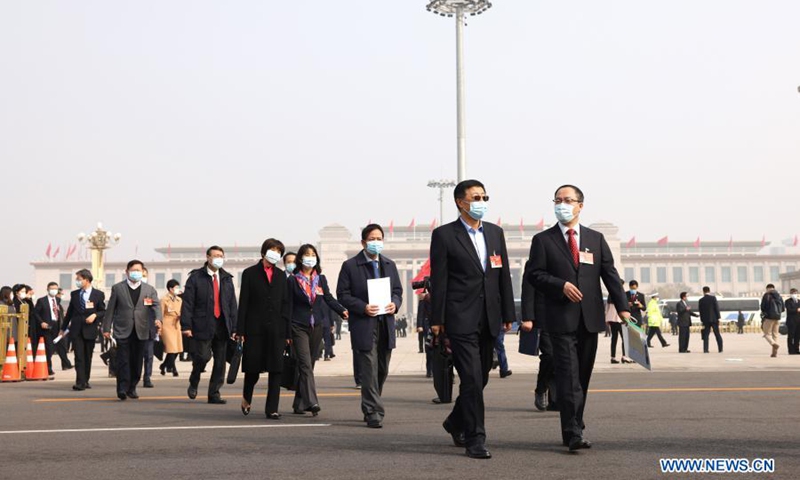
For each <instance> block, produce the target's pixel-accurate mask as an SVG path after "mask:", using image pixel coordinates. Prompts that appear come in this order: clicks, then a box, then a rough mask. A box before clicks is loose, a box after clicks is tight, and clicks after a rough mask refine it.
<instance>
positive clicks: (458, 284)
mask: <svg viewBox="0 0 800 480" xmlns="http://www.w3.org/2000/svg"><path fill="white" fill-rule="evenodd" d="M482 226H483V236H484V241H485V248H486V257H487V259H486V260H487V261H486V263H485V264H483V265H482V264H481V261H480V259H479V257H478V253H477V251H476V247H475V244H474V243H473V240H472V238H471V236H470V234H469V233H468V232H467V229H466V227H465V225H464V222H463V221H462V220H461V219H460V218H459V219H458V220H456V221H455V222H452V223H448V224H446V225H442V226H441V227H439V228H437V229H436V230H434V231H433V235H432V237H431V253H430V255H431V257H430V259H431V307H432V315H431V326H432V327H433V326H436V325H444V328H445V334H446V335H447V338H449V339H450V347H451V349H452V351H453V363H454V364H455V367H456V371H458V377H459V379H460V380H461V382H460V385H459V395H458V398H457V399H456V402H455V405H454V406H453V411H452V413H450V416H449V417H448V418H447V420H446V422H445V423H446V425H449V429H452V430H454V431H457V432H463V433H464V437H465V439H466V445H467V447H476V448H477V447H482V446H483V445H484V444H485V441H486V429H485V427H484V404H483V389H484V387H486V384H487V383H488V382H489V371H490V370H491V368H492V350H493V349H494V343H495V338H496V337H497V335H498V334H499V333H500V329H501V328H502V325H501V324H502V323H507V322H513V321H514V319H515V312H514V293H513V291H512V287H511V273H510V270H509V264H508V252H507V251H506V240H505V235H504V234H503V229H502V228H500V227H498V226H497V225H494V224H491V223H487V222H483V224H482ZM495 255H496V256H499V257H500V266H499V267H498V268H492V265H491V261H490V258H491V257H492V256H495Z"/></svg>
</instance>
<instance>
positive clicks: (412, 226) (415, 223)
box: [408, 218, 417, 228]
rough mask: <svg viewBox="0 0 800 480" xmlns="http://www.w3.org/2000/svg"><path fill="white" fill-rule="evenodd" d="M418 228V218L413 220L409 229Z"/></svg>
mask: <svg viewBox="0 0 800 480" xmlns="http://www.w3.org/2000/svg"><path fill="white" fill-rule="evenodd" d="M416 226H417V219H416V218H412V219H411V224H410V225H409V226H408V228H416Z"/></svg>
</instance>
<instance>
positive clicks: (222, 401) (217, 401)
mask: <svg viewBox="0 0 800 480" xmlns="http://www.w3.org/2000/svg"><path fill="white" fill-rule="evenodd" d="M208 403H211V404H213V405H225V404H226V403H228V401H227V400H225V399H224V398H222V397H211V398H209V399H208Z"/></svg>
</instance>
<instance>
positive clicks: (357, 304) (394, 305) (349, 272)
mask: <svg viewBox="0 0 800 480" xmlns="http://www.w3.org/2000/svg"><path fill="white" fill-rule="evenodd" d="M361 246H362V248H363V250H362V251H360V252H359V253H357V254H356V255H355V256H354V257H352V258H350V259H349V260H347V261H345V262H344V263H343V264H342V269H341V271H340V272H339V281H338V283H337V288H336V296H337V297H338V298H339V302H341V304H342V305H343V306H344V307H345V308H347V310H348V311H349V312H351V313H350V319H349V324H350V335H351V340H352V346H353V354H354V355H355V356H356V361H357V362H358V371H359V377H360V378H359V379H358V380H359V383H360V384H361V411H362V412H363V413H364V421H366V422H367V426H368V427H370V428H381V427H382V426H383V417H384V415H385V413H386V411H385V409H384V405H383V400H382V399H381V394H382V392H383V384H384V383H385V382H386V377H387V376H388V375H389V361H390V360H391V359H392V350H393V349H394V348H395V342H396V331H395V318H394V316H395V313H397V309H398V308H400V305H402V303H403V285H402V284H401V283H400V275H399V274H398V272H397V265H395V263H394V261H392V260H391V259H389V258H387V257H386V256H385V255H382V252H383V228H381V226H380V225H377V224H371V225H367V226H366V227H364V229H363V230H362V231H361ZM380 278H388V279H389V285H390V290H391V291H390V295H391V302H389V304H388V305H376V304H373V303H370V298H369V291H368V290H369V288H368V286H367V285H368V283H369V280H370V279H380Z"/></svg>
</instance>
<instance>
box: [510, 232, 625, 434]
mask: <svg viewBox="0 0 800 480" xmlns="http://www.w3.org/2000/svg"><path fill="white" fill-rule="evenodd" d="M578 241H579V244H578V247H579V250H580V251H581V252H588V253H591V254H593V255H594V259H593V264H588V263H583V264H579V265H578V266H576V265H575V263H574V260H573V256H572V254H571V253H570V250H569V247H568V244H567V238H566V236H565V235H564V234H563V233H562V231H561V228H560V227H559V225H555V226H554V227H552V228H550V229H548V230H546V231H544V232H542V233H540V234H538V235H536V236H534V237H533V242H532V243H531V251H530V256H529V259H530V260H529V262H528V268H527V271H526V273H525V280H526V281H528V282H531V283H532V284H533V286H534V287H535V288H536V290H537V292H541V295H542V297H541V298H542V304H543V305H542V307H541V308H539V307H537V311H541V316H542V318H541V319H540V320H541V321H540V322H539V323H540V325H541V327H542V329H543V330H544V331H546V332H547V333H548V335H549V336H550V339H551V341H552V344H553V357H554V362H555V369H556V388H557V391H558V404H559V407H560V410H561V435H562V440H563V441H564V443H565V444H567V443H569V441H570V440H571V439H573V438H575V437H582V436H583V428H584V422H583V411H584V408H585V406H586V395H587V393H588V390H589V381H590V379H591V375H592V370H593V368H594V360H595V356H596V353H597V334H598V333H599V332H603V331H605V308H604V302H603V293H602V291H601V290H600V280H602V281H603V283H604V284H605V286H606V289H607V290H608V292H609V293H608V294H609V301H610V302H611V303H612V304H613V305H614V306H615V307H616V308H617V311H618V312H629V311H630V310H629V307H628V301H627V298H626V296H625V292H624V291H623V290H622V281H621V280H620V278H619V274H618V273H617V269H616V268H615V267H614V258H613V257H612V256H611V250H610V249H609V247H608V243H606V240H605V238H604V237H603V235H602V234H601V233H600V232H597V231H595V230H592V229H590V228H586V227H583V226H581V227H580V231H579V239H578ZM566 282H570V283H572V284H573V285H575V286H576V287H577V288H578V289H579V290H580V291H581V293H582V294H583V299H582V300H581V301H580V302H578V303H573V302H571V301H570V300H569V299H568V298H567V297H566V296H565V295H564V291H563V289H564V284H565V283H566Z"/></svg>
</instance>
